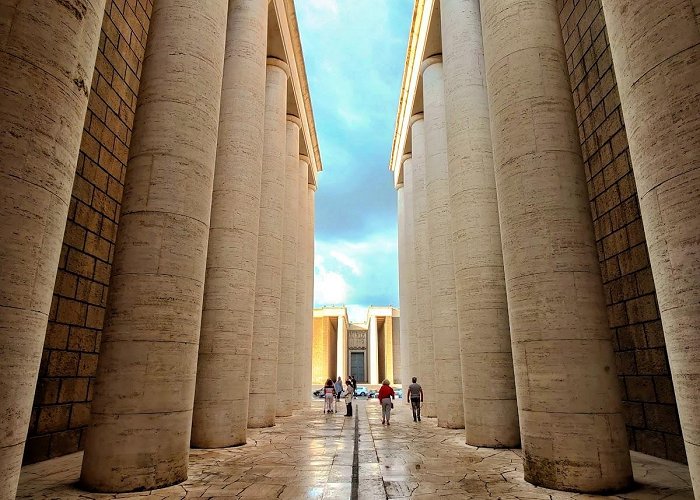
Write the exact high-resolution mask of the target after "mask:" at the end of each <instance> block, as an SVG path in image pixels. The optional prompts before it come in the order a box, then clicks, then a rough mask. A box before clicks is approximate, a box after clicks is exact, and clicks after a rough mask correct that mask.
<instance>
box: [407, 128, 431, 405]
mask: <svg viewBox="0 0 700 500" xmlns="http://www.w3.org/2000/svg"><path fill="white" fill-rule="evenodd" d="M411 121H412V124H411V150H412V155H413V156H412V161H411V167H412V168H413V176H412V178H413V180H412V184H413V198H414V203H413V227H414V231H415V233H414V234H415V246H414V252H415V253H414V258H415V260H414V264H413V265H414V270H415V271H414V272H415V276H416V315H417V318H418V319H417V320H416V329H417V342H418V345H419V349H418V353H417V354H418V356H417V358H416V362H417V364H418V366H420V373H419V374H418V375H415V376H417V377H418V383H420V385H421V387H422V388H423V393H424V403H423V415H425V416H426V417H435V416H436V415H437V408H436V403H437V397H438V395H437V385H436V383H435V352H434V347H433V326H432V316H431V312H430V297H431V295H430V270H429V267H428V266H429V264H428V261H429V260H430V258H431V256H430V252H429V250H428V198H427V191H426V187H425V168H426V165H425V120H424V118H423V115H422V114H417V115H414V116H413V117H411ZM404 181H405V179H404Z"/></svg>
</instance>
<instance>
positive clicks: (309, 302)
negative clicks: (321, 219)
mask: <svg viewBox="0 0 700 500" xmlns="http://www.w3.org/2000/svg"><path fill="white" fill-rule="evenodd" d="M309 180H311V179H309ZM307 196H308V198H309V200H308V202H307V208H308V222H307V226H306V303H305V304H304V309H305V310H304V317H305V318H306V326H305V328H304V332H303V335H304V360H305V361H304V371H305V374H304V395H303V397H304V398H305V400H306V401H308V400H309V399H311V344H312V340H313V321H314V320H313V317H314V251H315V244H314V234H315V229H314V228H315V222H314V219H315V213H316V186H315V185H313V184H309V185H308V188H307Z"/></svg>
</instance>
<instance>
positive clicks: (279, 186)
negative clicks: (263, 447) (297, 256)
mask: <svg viewBox="0 0 700 500" xmlns="http://www.w3.org/2000/svg"><path fill="white" fill-rule="evenodd" d="M288 71H289V69H288V67H287V64H286V63H284V62H282V61H280V60H279V59H271V58H268V65H267V81H266V83H265V134H264V140H263V142H264V145H263V168H262V181H261V192H260V230H259V233H258V268H257V272H256V274H255V277H256V285H255V314H254V319H253V347H252V352H251V365H250V404H249V406H248V427H252V428H258V427H271V426H273V425H275V413H276V410H277V408H276V407H277V401H276V399H277V353H278V344H279V331H280V300H281V297H282V254H283V239H284V238H283V233H284V215H283V209H284V191H285V189H284V181H285V165H286V139H287V130H286V125H285V123H286V119H285V117H286V115H287V80H288V76H287V75H288Z"/></svg>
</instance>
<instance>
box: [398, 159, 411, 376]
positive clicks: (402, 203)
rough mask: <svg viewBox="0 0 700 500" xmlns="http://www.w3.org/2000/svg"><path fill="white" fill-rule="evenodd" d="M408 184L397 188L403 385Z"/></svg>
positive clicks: (406, 363) (403, 373)
mask: <svg viewBox="0 0 700 500" xmlns="http://www.w3.org/2000/svg"><path fill="white" fill-rule="evenodd" d="M408 163H410V160H404V161H403V166H402V168H404V169H405V168H406V165H407V164H408ZM405 193H406V184H405V183H403V184H399V185H398V186H397V188H396V219H397V230H398V252H399V305H400V308H401V379H402V382H403V384H404V385H405V384H406V376H407V375H408V374H409V373H410V372H411V368H410V367H409V365H410V361H409V359H408V358H409V354H408V342H407V337H408V321H406V315H407V314H408V310H409V309H410V306H409V305H408V276H407V273H406V269H407V265H406V262H407V260H408V259H407V255H406V196H405Z"/></svg>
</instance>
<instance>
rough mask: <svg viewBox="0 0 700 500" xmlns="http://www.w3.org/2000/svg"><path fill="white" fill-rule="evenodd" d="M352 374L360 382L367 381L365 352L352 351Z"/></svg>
mask: <svg viewBox="0 0 700 500" xmlns="http://www.w3.org/2000/svg"><path fill="white" fill-rule="evenodd" d="M350 374H351V375H352V376H353V377H355V380H357V381H358V382H366V381H367V379H366V378H365V353H364V352H351V353H350Z"/></svg>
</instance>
